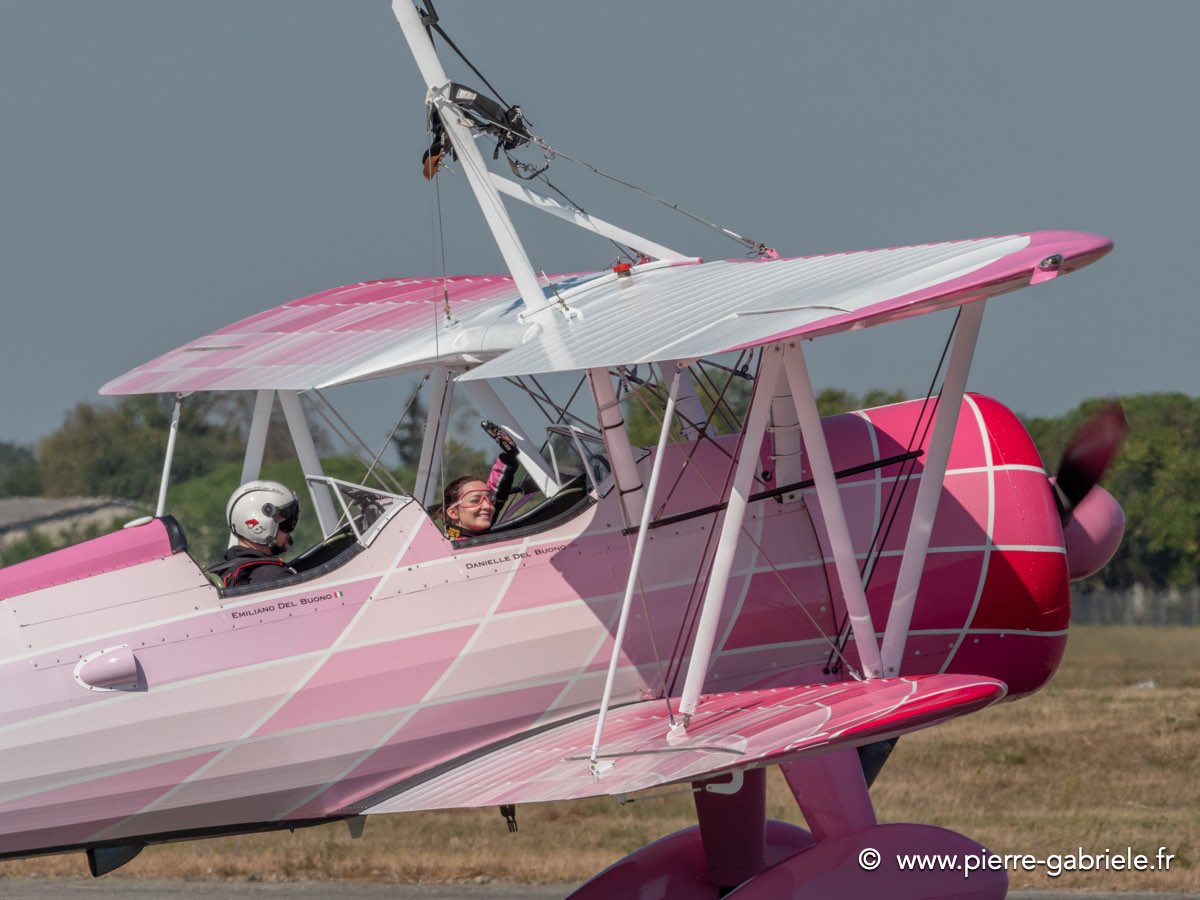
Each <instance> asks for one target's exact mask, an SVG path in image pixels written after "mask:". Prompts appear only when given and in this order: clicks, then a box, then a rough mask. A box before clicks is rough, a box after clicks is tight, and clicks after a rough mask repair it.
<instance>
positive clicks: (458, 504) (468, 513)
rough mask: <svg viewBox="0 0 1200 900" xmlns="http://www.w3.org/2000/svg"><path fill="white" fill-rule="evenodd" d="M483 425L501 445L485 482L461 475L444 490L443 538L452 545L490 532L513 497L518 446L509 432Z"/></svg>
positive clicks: (491, 424) (485, 423) (518, 460)
mask: <svg viewBox="0 0 1200 900" xmlns="http://www.w3.org/2000/svg"><path fill="white" fill-rule="evenodd" d="M482 425H483V430H484V431H486V432H487V433H488V435H489V436H491V438H492V439H493V440H494V441H495V442H496V443H497V444H499V445H500V453H499V454H498V455H497V456H496V461H495V463H493V464H492V471H491V472H490V473H489V475H488V477H487V478H486V479H484V478H483V477H482V476H481V475H464V476H463V477H461V478H456V479H455V480H454V481H452V482H450V484H448V485H447V486H446V490H445V493H444V494H443V496H442V500H443V503H442V513H443V515H444V516H445V517H446V536H447V537H449V538H450V540H452V541H461V540H466V539H467V538H469V537H478V536H479V535H481V534H486V533H487V532H488V531H490V530H491V528H492V525H494V524H495V522H496V519H497V518H498V516H499V514H500V511H501V510H502V509H503V508H504V504H505V503H506V502H507V500H508V498H509V495H510V494H511V493H512V486H513V478H514V476H515V475H516V474H517V469H518V467H519V466H520V458H519V457H518V455H517V445H516V444H515V443H514V442H513V439H512V437H511V436H510V435H509V434H508V432H506V431H505V430H504V429H503V428H501V427H500V426H498V425H495V424H493V423H492V422H483V423H482Z"/></svg>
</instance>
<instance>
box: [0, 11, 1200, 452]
mask: <svg viewBox="0 0 1200 900" xmlns="http://www.w3.org/2000/svg"><path fill="white" fill-rule="evenodd" d="M437 5H438V9H439V12H440V13H441V15H442V24H443V25H444V26H445V27H446V29H447V30H448V31H449V33H450V34H451V36H452V37H454V39H455V41H456V42H457V43H458V44H459V46H460V47H462V48H463V49H464V51H466V52H467V54H468V55H469V56H470V57H471V59H472V61H473V62H475V63H476V65H477V66H479V67H480V68H481V70H482V71H483V73H484V74H485V75H486V76H487V77H488V78H489V80H491V81H492V83H493V84H494V85H495V86H496V88H497V89H498V91H499V92H500V93H501V95H502V96H503V97H504V98H505V99H506V100H508V101H509V102H516V103H520V104H521V105H522V106H523V107H524V109H525V111H526V113H527V115H528V117H529V119H530V120H531V121H532V123H533V126H534V130H535V131H536V132H537V133H539V134H540V135H542V136H543V137H545V138H546V139H547V140H548V141H549V142H550V143H551V144H553V145H555V146H558V147H560V148H561V149H562V150H564V151H565V152H567V153H569V154H571V155H573V156H580V157H582V158H584V159H587V160H589V161H591V162H593V163H595V164H596V165H598V166H599V167H600V168H602V169H604V170H606V171H609V172H612V173H614V174H617V175H620V176H621V177H623V178H625V179H627V180H630V181H634V182H636V183H638V184H640V185H643V186H646V187H647V188H649V189H651V190H653V191H654V192H656V193H658V194H660V195H662V196H664V197H667V198H669V199H671V200H673V201H675V202H678V203H680V204H681V205H683V206H684V207H686V208H689V209H692V210H695V211H696V212H698V213H700V214H701V215H703V216H705V217H707V218H709V219H712V220H714V221H716V222H719V223H721V224H723V225H726V226H728V227H730V228H733V229H736V230H739V231H742V232H743V233H745V234H748V235H750V236H751V237H753V238H755V239H758V240H762V241H764V242H766V243H768V244H770V245H772V246H774V247H776V248H778V249H779V251H780V252H781V253H782V254H784V255H801V254H807V253H820V252H826V251H833V250H850V249H861V248H869V247H881V246H894V245H900V244H910V243H920V242H924V241H936V240H945V239H954V238H964V237H979V236H984V235H991V234H1000V233H1006V232H1009V231H1018V230H1032V229H1041V228H1069V229H1079V230H1086V231H1097V232H1100V233H1103V234H1107V235H1109V236H1111V237H1112V238H1113V239H1114V240H1115V241H1116V245H1117V249H1116V251H1115V252H1114V253H1113V254H1112V255H1111V256H1110V257H1108V258H1107V259H1105V260H1102V261H1101V262H1100V263H1099V264H1097V265H1095V266H1093V267H1091V268H1089V269H1086V270H1084V271H1082V272H1079V273H1077V274H1074V275H1072V276H1070V277H1069V278H1066V279H1062V280H1061V281H1059V282H1052V283H1050V284H1047V285H1043V286H1040V287H1038V288H1034V289H1030V290H1026V291H1022V292H1020V293H1017V294H1014V295H1011V296H1007V297H1004V298H1001V299H998V300H996V301H994V302H993V303H992V304H990V306H989V309H988V313H987V315H986V316H985V319H984V330H983V335H982V337H981V341H980V347H979V351H978V354H977V359H976V365H975V369H974V373H973V377H972V379H971V385H970V386H971V387H972V388H973V389H975V390H980V391H984V392H986V393H991V394H993V395H994V396H997V397H998V398H1000V399H1001V400H1003V401H1005V402H1006V403H1008V404H1009V405H1010V406H1012V407H1013V408H1014V409H1016V410H1018V411H1020V412H1024V413H1027V414H1031V415H1042V414H1045V415H1055V414H1059V413H1062V412H1064V411H1066V410H1068V409H1070V408H1071V407H1073V406H1074V405H1075V404H1076V403H1078V402H1079V401H1080V400H1082V399H1084V398H1087V397H1091V396H1097V395H1103V394H1112V393H1140V392H1147V391H1165V390H1178V391H1183V392H1185V393H1188V394H1192V395H1195V394H1197V393H1200V370H1198V367H1197V365H1196V363H1195V361H1194V345H1195V343H1196V341H1197V339H1198V338H1200V304H1198V303H1197V302H1196V298H1195V291H1194V289H1193V287H1192V284H1193V281H1194V278H1195V276H1194V275H1193V274H1192V272H1191V263H1192V262H1193V261H1194V257H1193V254H1194V253H1195V250H1194V249H1193V244H1194V232H1195V228H1194V225H1193V222H1194V218H1195V207H1196V205H1197V200H1198V199H1200V190H1198V181H1200V179H1198V177H1197V174H1196V163H1195V158H1196V153H1195V146H1196V144H1197V139H1198V138H1200V127H1198V124H1197V116H1196V96H1195V92H1196V87H1197V84H1198V82H1200V79H1198V78H1197V75H1198V72H1197V68H1198V63H1197V55H1196V53H1195V51H1194V46H1193V42H1194V40H1195V35H1196V34H1197V33H1200V4H1197V3H1194V2H1190V0H1188V2H1183V0H1180V2H1156V3H1137V4H1134V3H1116V2H1053V3H1047V2H1004V3H996V2H936V3H935V2H922V3H915V2H912V3H894V2H838V3H833V2H829V3H822V4H810V3H798V2H761V3H730V2H721V3H716V2H713V3H706V2H646V0H636V2H633V0H629V2H604V3H598V2H593V3H578V2H575V3H567V2H549V0H547V2H538V3H534V2H509V3H500V2H486V3H485V2H478V0H477V2H454V0H440V2H439V3H438V4H437ZM443 59H444V61H445V63H446V65H447V69H448V70H449V71H450V73H451V75H452V77H455V78H456V79H457V80H459V81H462V82H465V83H468V84H473V85H478V80H477V79H476V78H475V76H474V75H472V74H471V73H470V72H469V71H468V70H466V68H465V67H464V66H462V65H461V64H459V63H458V62H457V60H455V59H453V58H452V57H451V56H450V55H449V54H448V53H444V54H443ZM0 84H3V86H4V87H3V89H2V90H0V123H2V125H3V139H2V140H0V171H2V172H3V184H4V189H3V205H2V207H0V209H2V212H0V294H2V300H0V303H2V307H0V308H2V309H3V310H4V327H3V328H2V329H0V384H2V385H3V394H2V395H0V397H2V401H0V410H2V412H3V418H2V420H0V421H2V424H0V439H3V440H15V441H19V442H31V441H34V440H36V439H37V438H38V437H40V436H42V435H45V434H47V433H49V432H50V431H52V430H53V429H54V428H56V427H57V426H58V424H59V423H60V422H61V420H62V416H63V413H64V411H65V410H67V409H69V408H70V407H71V406H73V405H74V404H75V403H76V402H78V401H80V400H90V399H94V398H95V391H96V390H97V388H99V386H100V385H101V384H102V383H104V382H105V381H107V380H108V379H110V378H112V377H114V376H116V375H118V374H120V373H122V372H124V371H126V370H127V369H129V368H132V367H133V366H135V365H137V364H139V363H141V362H144V361H146V360H148V359H150V358H152V357H154V356H157V355H158V354H160V353H162V352H164V351H166V350H168V349H170V348H172V347H175V346H177V345H179V344H181V343H183V342H185V341H187V340H190V339H192V338H193V337H197V336H199V335H201V334H204V333H205V332H207V331H210V330H212V329H213V328H216V327H219V326H220V325H223V324H226V323H228V322H231V321H234V320H236V319H239V318H241V317H243V316H245V315H249V314H251V313H253V312H257V311H259V310H261V309H264V308H267V307H270V306H273V305H276V304H278V303H282V302H284V301H287V300H289V299H292V298H294V297H298V296H302V295H305V294H309V293H313V292H316V291H318V290H322V289H325V288H328V287H332V286H335V285H338V284H344V283H349V282H354V281H360V280H367V279H373V278H381V277H386V276H392V275H429V274H439V273H440V271H441V261H440V257H439V256H438V255H437V253H436V252H435V249H434V248H435V242H434V238H433V230H434V229H433V225H432V222H433V213H434V209H435V206H436V203H437V199H438V196H437V194H436V193H435V189H434V188H432V187H431V186H430V185H428V184H427V183H426V182H425V181H424V179H422V177H421V174H420V154H421V151H422V149H423V147H424V141H425V138H424V125H423V117H424V113H423V108H422V99H423V94H424V91H423V88H422V86H421V84H420V80H419V78H418V75H417V71H416V67H415V65H414V64H413V63H412V61H411V59H410V58H409V56H408V52H407V48H406V46H405V44H404V41H403V38H402V36H401V34H400V32H399V29H398V28H397V27H396V26H395V24H394V22H393V20H392V16H391V12H390V9H389V6H388V3H387V2H385V0H378V2H365V0H360V2H354V3H345V2H342V3H332V2H307V0H256V2H253V3H247V2H232V0H228V2H215V0H207V2H204V3H166V2H150V0H143V2H135V0H108V2H104V3H84V2H54V3H51V2H45V0H3V2H0ZM478 86H480V87H482V85H478ZM550 174H551V178H552V180H554V181H555V183H556V184H558V185H559V186H560V187H562V188H563V189H564V190H566V192H567V193H568V194H570V195H571V196H572V197H573V199H575V200H577V201H578V202H580V203H581V204H582V205H583V206H584V207H585V208H587V209H588V210H589V211H591V212H594V213H595V214H597V215H600V216H602V217H604V218H607V219H609V220H611V221H616V222H618V223H620V224H623V225H627V226H628V227H630V228H632V229H633V230H635V231H640V232H642V233H643V234H646V235H647V236H649V237H653V238H655V239H658V240H660V241H661V242H662V243H665V244H667V245H669V246H673V247H675V248H677V249H680V250H684V251H689V252H693V253H696V254H698V255H703V256H705V257H706V258H719V257H725V256H737V255H739V254H740V253H741V250H740V248H739V246H738V245H736V244H734V243H732V242H730V241H728V240H725V239H723V238H720V237H718V236H716V235H714V234H713V233H711V232H709V231H707V230H704V229H702V228H699V227H697V226H695V225H694V224H692V223H690V222H688V221H687V220H685V219H682V218H680V217H678V216H675V215H673V214H668V213H666V212H665V211H663V210H661V209H659V208H656V207H654V206H652V205H650V204H648V203H647V202H646V201H645V200H644V198H639V197H638V196H637V195H634V194H631V193H629V192H627V191H624V190H618V189H617V188H615V187H614V186H612V185H611V183H608V182H604V181H600V180H597V179H595V178H594V177H592V176H589V175H587V174H586V173H585V172H583V171H582V170H579V169H578V168H577V167H575V166H572V165H571V164H569V163H568V162H566V161H565V160H559V161H558V162H556V164H555V167H554V168H553V169H552V170H551V173H550ZM439 180H440V182H441V184H440V202H441V209H442V214H443V220H444V230H445V234H446V268H447V270H448V271H449V272H450V273H479V272H494V271H500V270H501V263H500V260H499V254H498V253H497V252H496V250H495V248H494V246H493V245H492V244H491V242H490V239H489V238H488V236H487V234H486V232H485V231H484V229H483V226H482V222H481V219H480V216H479V214H478V212H477V211H476V210H475V208H474V207H473V206H472V204H471V202H470V200H469V198H468V195H467V192H466V190H465V187H464V185H463V184H462V178H461V176H451V177H446V176H442V177H441V178H440V179H439ZM517 223H518V225H519V226H520V227H521V228H522V230H523V233H524V235H525V239H526V245H527V247H528V248H529V250H530V253H531V256H532V257H533V259H534V263H535V265H536V266H537V267H539V268H544V269H546V270H547V271H572V270H580V269H593V268H599V267H602V266H605V265H608V264H609V263H610V262H611V261H612V257H613V250H612V248H611V247H610V246H609V245H607V244H605V243H603V242H596V241H594V240H591V239H588V238H586V237H584V236H582V235H580V236H579V237H576V236H575V235H574V234H570V233H567V232H566V230H565V229H566V226H562V225H561V224H559V223H555V222H552V221H550V220H547V221H546V222H545V223H543V222H539V221H535V220H534V219H533V218H532V214H528V215H518V216H517ZM948 327H949V319H947V318H945V317H944V315H940V316H933V317H925V318H922V319H920V320H916V321H913V322H909V323H903V324H901V325H897V326H889V327H884V328H878V329H873V330H871V331H869V332H866V333H860V334H856V335H847V336H844V337H837V338H833V339H830V340H828V341H825V342H817V344H816V345H814V347H813V351H812V353H813V355H812V361H813V370H814V378H815V380H816V381H817V382H818V384H819V385H821V386H835V387H844V388H847V389H851V390H855V391H862V390H866V389H868V388H871V387H897V386H898V387H903V388H904V389H906V390H907V391H908V392H909V393H910V394H915V393H918V392H921V391H923V390H924V387H925V385H926V383H927V382H928V379H929V375H930V370H931V367H932V365H933V362H934V360H935V358H936V354H937V353H938V352H940V349H941V345H942V342H943V341H944V339H945V335H946V331H947V329H948ZM397 402H399V401H397ZM388 412H389V413H391V412H392V411H390V410H389V411H388ZM382 418H387V416H386V415H385V416H383V417H382Z"/></svg>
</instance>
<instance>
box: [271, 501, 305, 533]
mask: <svg viewBox="0 0 1200 900" xmlns="http://www.w3.org/2000/svg"><path fill="white" fill-rule="evenodd" d="M275 518H276V519H277V520H278V521H279V530H280V531H286V532H287V533H288V534H291V533H292V532H293V531H295V530H296V525H297V524H298V523H299V522H300V501H299V500H293V501H292V502H291V503H287V504H285V505H283V506H281V507H279V509H277V510H275Z"/></svg>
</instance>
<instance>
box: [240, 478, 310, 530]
mask: <svg viewBox="0 0 1200 900" xmlns="http://www.w3.org/2000/svg"><path fill="white" fill-rule="evenodd" d="M279 516H282V517H283V521H282V522H281V521H279V519H278V517H279ZM225 521H227V522H228V523H229V530H230V531H232V532H233V533H234V534H235V535H237V536H238V537H240V538H245V539H246V540H248V541H253V542H254V543H256V544H270V543H271V542H272V541H274V540H275V535H276V534H277V533H278V532H279V530H280V529H281V528H282V529H283V530H284V531H286V532H287V533H288V534H291V533H292V532H293V531H295V530H296V523H297V522H298V521H300V501H299V500H298V499H297V497H296V495H295V493H293V492H292V489H291V488H289V487H287V486H286V485H283V484H280V483H279V482H278V481H247V482H246V483H245V484H243V485H242V486H241V487H240V488H238V489H237V490H236V491H234V492H233V496H232V497H230V498H229V503H228V504H226V506H225Z"/></svg>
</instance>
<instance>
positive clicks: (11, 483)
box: [0, 441, 42, 497]
mask: <svg viewBox="0 0 1200 900" xmlns="http://www.w3.org/2000/svg"><path fill="white" fill-rule="evenodd" d="M41 492H42V476H41V471H40V470H39V468H38V463H37V457H35V456H34V454H33V450H32V449H30V448H29V447H22V446H19V445H17V444H10V443H8V442H7V441H0V497H36V496H38V495H39V494H41Z"/></svg>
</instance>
